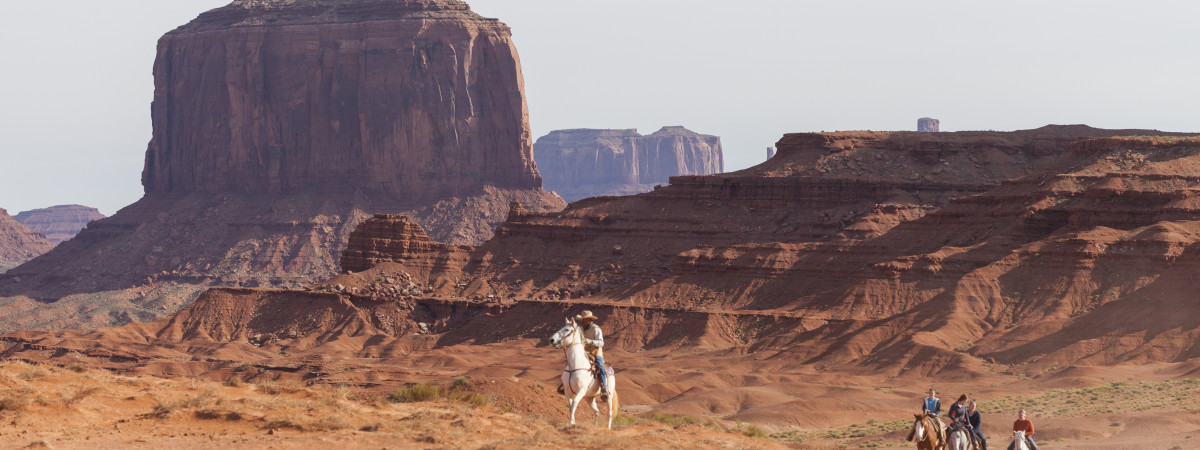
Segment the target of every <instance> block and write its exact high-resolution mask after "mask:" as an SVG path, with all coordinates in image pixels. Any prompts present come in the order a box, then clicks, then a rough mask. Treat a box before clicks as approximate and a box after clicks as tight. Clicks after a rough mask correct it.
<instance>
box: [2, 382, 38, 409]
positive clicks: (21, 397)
mask: <svg viewBox="0 0 1200 450" xmlns="http://www.w3.org/2000/svg"><path fill="white" fill-rule="evenodd" d="M36 398H37V390H35V389H34V388H32V387H29V386H22V387H19V388H16V389H11V390H9V391H8V392H7V393H5V394H4V395H3V396H0V411H20V410H22V409H25V407H27V406H29V405H30V404H33V401H34V400H36Z"/></svg>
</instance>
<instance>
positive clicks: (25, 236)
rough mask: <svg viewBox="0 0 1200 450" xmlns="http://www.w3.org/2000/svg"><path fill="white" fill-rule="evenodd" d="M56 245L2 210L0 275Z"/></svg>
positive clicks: (0, 212) (0, 209)
mask: <svg viewBox="0 0 1200 450" xmlns="http://www.w3.org/2000/svg"><path fill="white" fill-rule="evenodd" d="M52 247H54V243H52V242H50V241H49V240H47V239H46V236H45V235H43V234H42V233H38V232H36V231H33V230H30V229H29V227H27V226H25V225H23V224H21V222H18V221H16V220H14V219H13V218H12V216H9V215H8V211H5V210H4V209H3V208H0V273H4V271H6V270H9V269H12V268H13V267H16V266H19V265H21V263H23V262H25V261H29V260H31V259H33V258H35V257H37V256H38V255H41V254H43V253H46V252H47V251H49V250H50V249H51V248H52Z"/></svg>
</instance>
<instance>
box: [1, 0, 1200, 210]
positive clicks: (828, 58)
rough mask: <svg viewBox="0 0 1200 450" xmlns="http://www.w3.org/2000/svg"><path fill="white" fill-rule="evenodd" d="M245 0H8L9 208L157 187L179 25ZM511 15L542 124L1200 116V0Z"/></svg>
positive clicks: (1010, 122)
mask: <svg viewBox="0 0 1200 450" xmlns="http://www.w3.org/2000/svg"><path fill="white" fill-rule="evenodd" d="M227 3H229V0H171V1H161V0H108V1H104V2H98V1H94V0H86V1H85V0H59V1H55V2H9V4H6V5H5V11H4V14H3V15H0V39H2V41H3V42H5V43H6V46H5V47H6V48H5V50H6V51H5V56H4V64H3V66H2V68H3V70H0V208H7V209H8V210H9V212H10V214H16V213H17V212H19V211H22V210H27V209H33V208H40V207H46V206H51V205H56V204H68V203H79V204H85V205H90V206H95V207H98V208H100V209H101V211H102V212H104V213H105V214H112V213H113V212H115V211H116V210H117V209H119V208H121V207H123V206H125V205H127V204H129V203H132V202H133V201H135V200H137V199H138V198H139V197H141V194H142V188H141V182H140V176H141V170H142V162H143V156H144V152H145V150H146V144H147V142H148V141H149V139H150V101H151V98H152V95H153V79H152V74H151V69H152V64H153V61H154V54H155V44H156V42H157V40H158V37H159V36H161V35H162V34H163V33H165V32H167V31H168V30H171V29H173V28H175V27H177V26H179V25H182V24H184V23H186V22H187V21H189V20H191V19H192V18H194V17H195V16H196V15H198V14H199V13H201V12H203V11H205V10H207V9H211V8H215V7H219V6H222V5H225V4H227ZM470 3H471V5H472V7H473V8H474V9H475V10H476V11H477V12H479V13H480V14H482V15H484V16H488V17H497V18H500V19H501V20H503V21H504V22H505V23H507V24H509V26H511V27H512V29H513V35H514V38H515V39H516V43H517V48H518V50H519V51H520V54H521V60H522V63H523V68H524V73H525V85H526V91H527V95H528V100H529V107H530V114H531V118H532V124H533V132H534V136H535V137H538V136H542V135H545V134H546V133H548V132H550V131H551V130H556V129H563V128H637V129H639V130H640V131H642V132H643V133H650V132H653V131H655V130H657V129H658V128H659V127H661V126H663V125H684V126H686V127H688V128H690V129H692V130H694V131H697V132H701V133H707V134H715V135H719V136H721V137H722V138H723V143H724V146H725V159H726V168H727V170H735V169H740V168H744V167H749V166H751V165H754V164H757V163H759V162H761V161H762V160H763V159H764V158H765V156H766V155H765V149H766V147H768V146H771V145H773V143H774V142H775V141H776V140H778V139H779V137H780V136H782V135H783V134H784V133H787V132H796V131H821V130H847V129H873V130H911V129H915V127H916V122H917V119H918V118H920V117H923V116H929V117H934V118H937V119H940V120H941V121H942V130H943V131H957V130H978V129H995V130H1013V129H1026V128H1035V127H1039V126H1042V125H1046V124H1049V123H1059V124H1066V123H1086V124H1089V125H1092V126H1097V127H1105V128H1153V129H1160V130H1167V131H1200V58H1197V57H1196V52H1197V50H1196V45H1197V44H1198V43H1200V26H1196V20H1197V18H1200V2H1193V1H1140V2H1136V3H1135V2H1127V1H1122V2H1118V1H1097V0H1089V1H1084V0H1077V1H1050V0H1040V1H1007V2H965V1H961V0H953V1H952V0H945V1H936V0H935V1H923V2H898V1H894V0H879V1H836V2H831V1H820V2H817V1H811V2H810V1H802V0H741V1H736V2H733V1H728V0H726V1H712V0H604V1H595V0H588V1H583V0H474V1H470Z"/></svg>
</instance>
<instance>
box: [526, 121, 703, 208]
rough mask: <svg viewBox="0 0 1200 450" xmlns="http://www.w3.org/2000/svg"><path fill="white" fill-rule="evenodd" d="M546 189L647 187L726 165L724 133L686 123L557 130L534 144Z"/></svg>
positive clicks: (592, 191)
mask: <svg viewBox="0 0 1200 450" xmlns="http://www.w3.org/2000/svg"><path fill="white" fill-rule="evenodd" d="M534 156H535V158H536V159H537V161H538V167H539V168H541V171H542V176H543V177H544V178H545V182H546V189H549V190H552V191H555V192H557V193H558V194H559V195H561V196H562V197H563V198H564V199H566V200H567V201H575V200H578V199H581V198H586V197H595V196H602V195H629V194H637V193H641V192H649V191H651V190H653V189H654V186H655V185H659V184H666V183H667V180H668V179H670V177H673V176H677V175H708V174H714V173H720V172H723V171H724V170H725V162H724V155H723V154H722V153H721V138H720V137H717V136H709V135H703V134H698V133H695V132H692V131H691V130H688V129H686V128H684V127H663V128H662V129H661V130H658V131H657V132H655V133H654V134H651V135H648V136H643V135H641V134H639V133H638V132H637V130H586V129H580V130H559V131H553V132H551V133H550V134H548V135H546V136H543V137H541V138H539V139H538V140H537V142H536V143H535V144H534Z"/></svg>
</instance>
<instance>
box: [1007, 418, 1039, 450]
mask: <svg viewBox="0 0 1200 450" xmlns="http://www.w3.org/2000/svg"><path fill="white" fill-rule="evenodd" d="M1013 431H1024V432H1025V442H1028V443H1029V448H1030V449H1032V450H1038V447H1037V443H1036V442H1033V422H1032V421H1030V420H1029V419H1026V418H1025V410H1024V409H1022V410H1020V411H1017V421H1016V422H1013Z"/></svg>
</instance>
